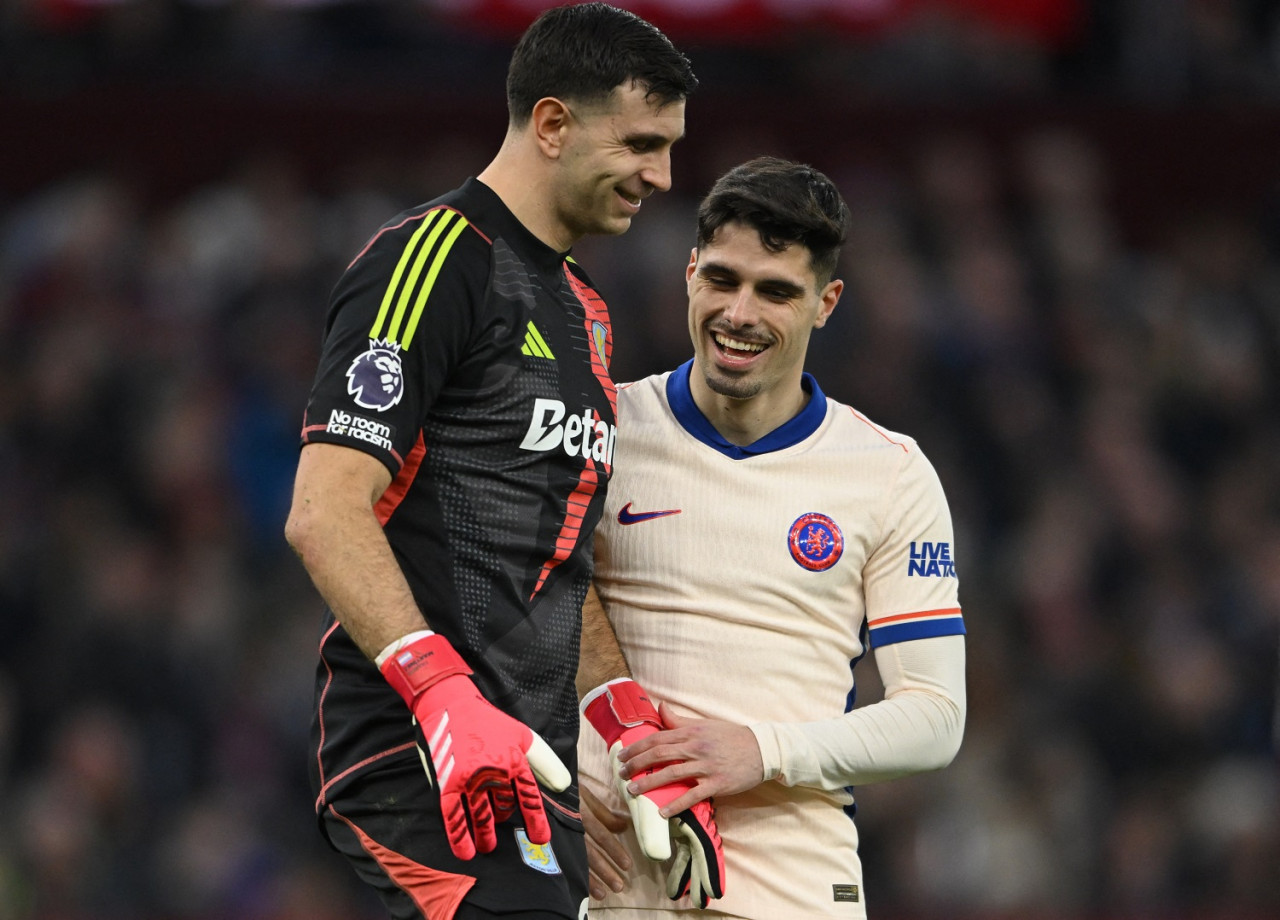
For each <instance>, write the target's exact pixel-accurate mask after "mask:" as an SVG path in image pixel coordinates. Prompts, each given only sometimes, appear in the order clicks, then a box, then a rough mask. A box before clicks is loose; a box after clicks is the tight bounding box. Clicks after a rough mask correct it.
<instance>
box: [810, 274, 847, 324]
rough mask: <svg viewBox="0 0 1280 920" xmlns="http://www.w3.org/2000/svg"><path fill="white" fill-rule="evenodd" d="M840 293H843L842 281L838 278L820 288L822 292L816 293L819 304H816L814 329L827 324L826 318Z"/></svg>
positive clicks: (838, 298) (838, 299) (834, 306)
mask: <svg viewBox="0 0 1280 920" xmlns="http://www.w3.org/2000/svg"><path fill="white" fill-rule="evenodd" d="M842 293H844V282H843V281H841V280H840V279H839V278H836V279H835V280H833V281H830V282H828V284H827V286H826V287H824V288H823V289H822V293H821V294H820V295H818V296H819V299H820V300H821V304H820V305H819V306H818V316H817V318H816V319H814V321H813V328H814V329H821V328H822V327H823V326H825V325H826V324H827V319H828V318H829V317H830V316H831V311H832V310H834V309H835V308H836V304H837V303H838V302H839V301H840V295H841V294H842Z"/></svg>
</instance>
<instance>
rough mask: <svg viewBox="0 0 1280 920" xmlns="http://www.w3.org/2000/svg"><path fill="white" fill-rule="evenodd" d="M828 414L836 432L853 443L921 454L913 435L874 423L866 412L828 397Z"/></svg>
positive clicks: (904, 452)
mask: <svg viewBox="0 0 1280 920" xmlns="http://www.w3.org/2000/svg"><path fill="white" fill-rule="evenodd" d="M827 414H828V415H829V416H830V417H831V418H832V420H833V423H834V424H833V428H834V430H835V432H836V433H837V434H838V435H839V436H841V437H843V438H847V439H849V440H850V441H852V442H855V443H857V444H860V445H864V446H867V447H879V448H883V449H884V450H887V451H896V452H901V453H903V454H908V455H909V454H918V453H919V452H920V445H919V444H917V443H916V439H915V438H913V437H912V436H911V435H909V434H903V433H902V432H900V431H894V430H893V429H891V428H886V427H885V426H884V425H881V424H879V423H878V422H875V421H872V419H871V418H869V417H868V416H867V415H866V414H865V413H864V412H862V411H860V410H858V409H855V408H854V407H853V406H850V405H848V404H846V403H843V402H840V401H839V400H837V399H832V398H831V397H830V396H828V397H827Z"/></svg>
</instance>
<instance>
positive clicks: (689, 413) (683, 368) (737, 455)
mask: <svg viewBox="0 0 1280 920" xmlns="http://www.w3.org/2000/svg"><path fill="white" fill-rule="evenodd" d="M692 372H693V359H692V358H691V359H689V360H688V361H686V362H685V363H684V364H681V365H680V366H679V367H677V368H676V369H675V370H673V371H672V372H671V373H670V374H669V375H668V376H667V403H668V404H669V405H670V406H671V411H672V413H674V414H675V417H676V421H678V422H679V423H680V426H681V427H682V428H684V430H685V431H687V432H689V434H691V435H693V436H694V437H695V438H697V439H698V440H699V441H701V442H702V443H703V444H705V445H707V446H708V447H710V448H712V449H713V450H718V451H719V452H720V453H722V454H724V455H725V456H726V457H728V458H729V459H731V460H745V459H746V458H748V457H754V456H757V455H759V454H767V453H772V452H773V451H775V450H783V449H785V448H787V447H790V446H791V445H793V444H799V443H800V442H801V441H803V440H804V439H805V438H807V437H809V435H811V434H813V433H814V432H815V431H817V430H818V426H819V425H821V424H822V420H823V419H824V418H826V417H827V397H826V396H825V395H823V392H822V390H821V389H820V388H819V387H818V381H817V380H815V379H814V378H813V375H812V374H808V373H806V374H804V375H803V376H802V377H801V379H800V385H801V386H802V387H804V389H805V392H807V393H808V394H809V401H808V402H807V403H805V405H804V408H803V409H801V410H800V411H799V413H797V414H796V415H795V416H793V417H792V418H791V419H789V420H788V421H786V422H783V423H782V424H781V425H779V426H778V427H777V428H775V429H773V431H771V432H769V433H768V434H766V435H765V436H764V437H762V438H760V439H758V440H756V441H753V442H752V443H750V444H748V445H747V446H746V447H740V446H738V445H737V444H733V443H730V442H729V441H727V440H725V437H724V435H722V434H720V432H718V431H716V428H715V426H714V425H712V424H711V422H709V421H707V417H706V416H705V415H703V414H702V410H701V409H699V408H698V405H697V403H695V402H694V401H693V391H692V390H690V389H689V374H690V373H692Z"/></svg>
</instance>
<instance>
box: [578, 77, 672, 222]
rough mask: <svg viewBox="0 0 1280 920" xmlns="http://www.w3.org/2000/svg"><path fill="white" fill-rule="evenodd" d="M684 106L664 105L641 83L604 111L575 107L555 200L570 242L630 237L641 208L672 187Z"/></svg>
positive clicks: (617, 93) (620, 91)
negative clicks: (603, 236)
mask: <svg viewBox="0 0 1280 920" xmlns="http://www.w3.org/2000/svg"><path fill="white" fill-rule="evenodd" d="M684 106H685V104H684V102H683V101H678V102H670V103H667V104H666V105H659V104H658V103H656V102H653V101H650V100H649V99H647V98H646V97H645V90H644V88H643V87H641V86H639V85H637V84H634V83H633V84H630V85H629V86H626V87H617V88H615V89H614V91H613V93H612V94H611V95H610V96H609V99H608V101H607V102H606V103H604V104H602V105H595V106H588V105H583V104H577V105H574V106H573V107H572V108H571V109H570V112H571V115H570V124H569V127H568V129H567V130H566V134H565V142H564V148H563V151H562V152H561V155H560V156H561V164H560V165H561V169H560V170H559V172H558V174H557V176H556V179H555V180H554V181H555V186H556V187H555V190H554V194H553V196H552V201H554V202H555V204H554V207H555V208H556V218H557V220H558V222H559V223H560V225H561V226H562V227H563V228H564V229H565V231H566V232H567V235H568V237H569V238H570V239H571V240H578V239H581V238H582V237H583V236H586V235H587V234H589V233H599V234H619V233H625V232H626V231H627V229H628V228H629V227H630V226H631V218H633V217H635V216H636V214H637V213H638V212H639V210H640V203H641V202H642V201H643V200H644V199H645V198H648V197H649V196H650V195H652V194H653V193H654V192H655V191H660V192H665V191H666V190H667V189H669V188H671V147H672V145H673V144H674V143H675V142H676V141H677V140H679V139H680V138H681V137H682V136H683V135H684Z"/></svg>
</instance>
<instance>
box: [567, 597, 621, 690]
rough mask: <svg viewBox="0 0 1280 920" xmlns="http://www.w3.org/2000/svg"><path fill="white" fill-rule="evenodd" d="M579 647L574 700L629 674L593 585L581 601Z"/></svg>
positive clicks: (616, 638) (615, 634)
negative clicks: (576, 689) (576, 688)
mask: <svg viewBox="0 0 1280 920" xmlns="http://www.w3.org/2000/svg"><path fill="white" fill-rule="evenodd" d="M579 649H580V654H579V656H578V678H577V686H578V699H582V698H583V697H584V696H586V695H587V694H588V693H590V692H591V691H592V690H594V689H596V688H597V687H599V686H602V685H603V684H607V683H608V682H609V681H611V680H614V679H616V678H619V677H630V676H631V668H629V667H628V666H627V659H626V656H625V655H623V654H622V646H621V645H619V644H618V634H617V633H615V632H614V631H613V624H612V623H611V622H609V616H608V614H606V613H605V612H604V604H602V603H601V602H600V595H598V594H596V586H595V585H592V586H591V587H590V588H588V589H587V598H586V600H585V601H583V602H582V639H581V641H580V643H579Z"/></svg>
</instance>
